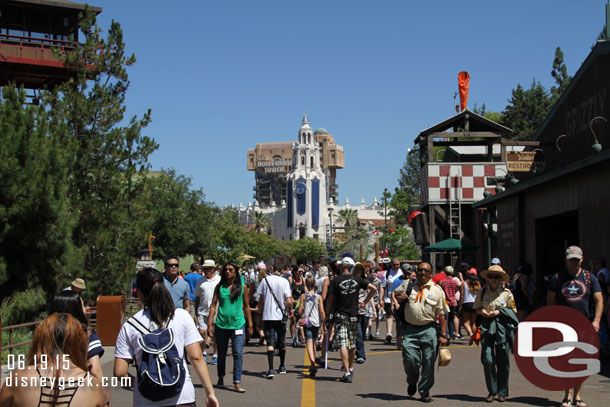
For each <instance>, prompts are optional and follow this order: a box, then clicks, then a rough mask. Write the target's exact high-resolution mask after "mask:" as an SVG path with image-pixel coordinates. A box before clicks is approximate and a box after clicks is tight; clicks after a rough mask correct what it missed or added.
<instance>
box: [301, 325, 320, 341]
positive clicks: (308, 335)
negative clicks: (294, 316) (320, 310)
mask: <svg viewBox="0 0 610 407" xmlns="http://www.w3.org/2000/svg"><path fill="white" fill-rule="evenodd" d="M303 329H304V330H305V339H313V340H314V341H315V340H316V339H318V331H319V330H320V327H319V326H313V325H310V326H304V327H303Z"/></svg>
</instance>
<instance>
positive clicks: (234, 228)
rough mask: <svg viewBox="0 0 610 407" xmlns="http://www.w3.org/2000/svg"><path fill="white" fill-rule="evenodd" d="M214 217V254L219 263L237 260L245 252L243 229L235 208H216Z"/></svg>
mask: <svg viewBox="0 0 610 407" xmlns="http://www.w3.org/2000/svg"><path fill="white" fill-rule="evenodd" d="M214 219H216V221H215V222H214V226H213V229H214V232H213V234H214V236H216V242H217V244H218V245H217V247H216V255H215V256H214V257H215V258H216V259H217V260H218V261H219V262H220V263H221V264H225V263H227V262H237V261H238V260H239V258H240V256H241V255H242V254H250V253H246V237H245V230H244V227H243V226H242V224H241V223H240V222H239V213H238V212H237V209H235V208H222V209H216V210H215V215H214Z"/></svg>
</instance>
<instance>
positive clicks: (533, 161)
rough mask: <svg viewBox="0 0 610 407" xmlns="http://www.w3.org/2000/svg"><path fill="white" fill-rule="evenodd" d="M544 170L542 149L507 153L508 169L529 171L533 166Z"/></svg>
mask: <svg viewBox="0 0 610 407" xmlns="http://www.w3.org/2000/svg"><path fill="white" fill-rule="evenodd" d="M534 167H535V168H536V169H538V170H544V153H543V152H542V151H511V152H507V153H506V169H507V170H508V171H512V172H529V171H531V170H532V169H533V168H534Z"/></svg>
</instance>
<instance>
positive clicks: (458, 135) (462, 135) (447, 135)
mask: <svg viewBox="0 0 610 407" xmlns="http://www.w3.org/2000/svg"><path fill="white" fill-rule="evenodd" d="M465 137H471V138H472V137H481V138H498V139H501V138H502V135H501V134H499V133H493V132H491V131H454V132H448V131H441V132H438V133H432V134H430V135H429V136H428V138H429V139H430V138H465Z"/></svg>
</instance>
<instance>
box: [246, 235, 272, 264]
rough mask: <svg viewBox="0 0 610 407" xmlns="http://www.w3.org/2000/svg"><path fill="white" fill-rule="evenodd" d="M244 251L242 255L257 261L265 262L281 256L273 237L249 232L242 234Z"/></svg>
mask: <svg viewBox="0 0 610 407" xmlns="http://www.w3.org/2000/svg"><path fill="white" fill-rule="evenodd" d="M244 251H245V253H244V254H249V255H250V256H254V257H255V258H256V259H257V260H263V261H265V262H267V261H268V260H269V259H271V258H273V257H275V256H276V255H278V254H281V248H280V245H279V244H278V241H277V240H276V239H275V238H274V237H273V236H271V235H268V234H266V233H259V232H257V231H250V232H246V233H245V234H244Z"/></svg>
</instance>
